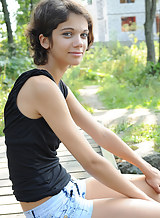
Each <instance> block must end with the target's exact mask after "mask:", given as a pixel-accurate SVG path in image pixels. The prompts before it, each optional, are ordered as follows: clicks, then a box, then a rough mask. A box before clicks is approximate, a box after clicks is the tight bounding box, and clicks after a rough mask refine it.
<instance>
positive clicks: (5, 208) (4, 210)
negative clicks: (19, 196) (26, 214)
mask: <svg viewBox="0 0 160 218" xmlns="http://www.w3.org/2000/svg"><path fill="white" fill-rule="evenodd" d="M17 213H23V211H22V208H21V205H20V204H19V203H16V204H9V205H5V204H4V205H0V215H6V214H7V215H9V214H17Z"/></svg>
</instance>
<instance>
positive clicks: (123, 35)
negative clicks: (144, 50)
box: [89, 0, 160, 42]
mask: <svg viewBox="0 0 160 218" xmlns="http://www.w3.org/2000/svg"><path fill="white" fill-rule="evenodd" d="M92 2H93V4H92V5H89V11H91V13H92V16H93V18H94V19H93V20H94V24H95V25H94V26H95V28H94V34H95V41H112V40H119V41H122V42H123V41H129V40H130V35H131V34H132V35H134V36H135V37H137V38H138V40H145V35H144V22H145V0H135V3H120V0H92ZM159 13H160V0H158V4H157V13H156V14H159ZM132 16H135V17H136V25H137V29H136V31H129V32H122V30H121V17H132ZM153 31H154V38H155V39H157V38H158V36H157V34H156V22H155V23H154V26H153Z"/></svg>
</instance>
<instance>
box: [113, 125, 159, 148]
mask: <svg viewBox="0 0 160 218" xmlns="http://www.w3.org/2000/svg"><path fill="white" fill-rule="evenodd" d="M111 129H112V131H113V132H115V133H116V134H118V135H120V137H121V138H122V140H123V141H124V142H126V143H127V144H128V145H129V146H130V147H131V148H132V149H133V150H136V149H137V148H138V147H137V146H135V144H138V143H141V142H145V141H154V150H155V151H157V152H160V147H159V145H160V126H159V125H149V124H139V125H136V124H134V125H133V124H131V123H127V122H124V123H121V124H118V125H117V126H114V127H111Z"/></svg>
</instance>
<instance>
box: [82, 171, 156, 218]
mask: <svg viewBox="0 0 160 218" xmlns="http://www.w3.org/2000/svg"><path fill="white" fill-rule="evenodd" d="M124 176H125V177H126V179H129V180H130V181H131V182H133V183H134V184H135V185H136V186H137V187H139V188H140V189H141V190H143V191H144V192H145V193H146V194H147V195H149V196H150V197H151V198H153V199H154V200H156V201H158V202H160V195H159V194H157V193H156V192H155V191H154V190H153V189H152V188H151V187H150V186H149V185H148V184H147V183H146V182H145V177H144V176H143V175H142V176H140V175H124ZM86 189H87V190H86V199H93V214H92V218H97V217H98V218H128V217H129V218H135V217H136V218H152V217H154V218H159V217H160V204H159V203H158V202H150V201H145V200H141V199H131V198H126V197H125V196H124V195H122V194H120V193H118V192H116V191H114V190H112V189H110V188H108V187H106V186H105V185H103V184H102V183H100V182H98V181H97V180H96V179H94V178H88V179H86Z"/></svg>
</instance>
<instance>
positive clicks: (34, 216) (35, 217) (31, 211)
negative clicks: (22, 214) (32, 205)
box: [31, 210, 36, 218]
mask: <svg viewBox="0 0 160 218" xmlns="http://www.w3.org/2000/svg"><path fill="white" fill-rule="evenodd" d="M31 212H32V215H33V217H34V218H36V216H35V214H34V211H33V210H32V211H31Z"/></svg>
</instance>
